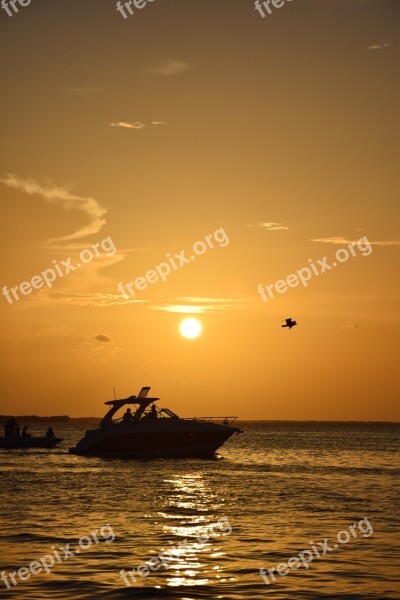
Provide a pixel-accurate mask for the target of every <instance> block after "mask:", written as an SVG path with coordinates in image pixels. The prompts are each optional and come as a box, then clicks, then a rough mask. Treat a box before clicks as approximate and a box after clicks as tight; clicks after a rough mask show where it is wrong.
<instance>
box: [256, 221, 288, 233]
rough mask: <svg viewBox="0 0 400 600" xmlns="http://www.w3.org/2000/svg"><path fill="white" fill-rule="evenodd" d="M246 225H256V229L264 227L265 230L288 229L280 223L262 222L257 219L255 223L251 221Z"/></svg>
mask: <svg viewBox="0 0 400 600" xmlns="http://www.w3.org/2000/svg"><path fill="white" fill-rule="evenodd" d="M247 227H256V228H257V229H266V230H267V231H280V230H282V229H290V228H289V227H286V225H282V223H264V222H262V221H257V222H256V223H251V224H250V225H247Z"/></svg>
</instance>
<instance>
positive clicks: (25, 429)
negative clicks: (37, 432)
mask: <svg viewBox="0 0 400 600" xmlns="http://www.w3.org/2000/svg"><path fill="white" fill-rule="evenodd" d="M22 437H23V438H30V437H32V436H31V434H30V433H29V431H28V425H25V427H24V428H23V430H22Z"/></svg>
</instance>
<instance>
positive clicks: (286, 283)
mask: <svg viewBox="0 0 400 600" xmlns="http://www.w3.org/2000/svg"><path fill="white" fill-rule="evenodd" d="M355 247H357V248H358V249H359V251H360V252H361V254H362V256H369V255H370V254H371V252H372V246H371V244H370V243H369V241H368V239H367V237H366V236H364V237H363V238H361V239H359V240H358V242H354V243H351V244H348V246H347V247H346V248H339V250H337V252H336V254H335V258H336V261H334V262H333V263H332V264H330V265H329V264H328V258H327V257H326V256H324V257H323V259H322V260H317V261H315V262H316V263H317V264H315V263H314V261H313V260H312V258H309V259H308V262H309V263H310V267H311V268H309V267H302V268H301V269H298V270H297V271H296V273H291V274H290V275H288V276H287V277H286V279H278V281H275V283H272V284H270V285H266V286H264V285H263V284H262V283H260V284H259V285H258V287H257V291H258V293H259V294H260V295H261V298H262V299H263V300H264V302H268V300H269V299H270V298H271V299H273V298H275V296H274V292H275V293H276V292H278V294H284V293H285V292H287V291H288V287H289V288H295V287H297V286H298V285H299V283H302V285H303V286H304V287H307V286H308V282H309V281H310V279H311V278H312V277H313V275H314V276H315V277H319V275H322V273H326V272H327V271H330V270H331V269H334V268H335V267H337V266H338V264H340V263H344V262H346V261H347V260H348V259H349V258H350V255H351V256H352V257H353V258H354V257H355V256H357V252H356V249H355ZM266 291H267V292H268V294H269V298H267V295H266V293H265V292H266Z"/></svg>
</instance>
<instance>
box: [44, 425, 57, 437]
mask: <svg viewBox="0 0 400 600" xmlns="http://www.w3.org/2000/svg"><path fill="white" fill-rule="evenodd" d="M45 437H47V438H50V439H51V440H54V438H55V437H56V434H55V433H54V431H53V428H52V427H49V428H48V430H47V431H46V435H45Z"/></svg>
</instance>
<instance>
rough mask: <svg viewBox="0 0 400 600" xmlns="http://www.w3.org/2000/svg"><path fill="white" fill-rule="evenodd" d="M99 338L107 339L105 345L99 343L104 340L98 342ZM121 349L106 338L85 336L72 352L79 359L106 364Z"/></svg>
mask: <svg viewBox="0 0 400 600" xmlns="http://www.w3.org/2000/svg"><path fill="white" fill-rule="evenodd" d="M99 337H104V338H107V342H108V343H107V344H104V343H99V342H102V341H103V342H104V341H105V340H99V339H98V338H99ZM121 350H123V348H119V347H118V346H116V345H115V343H114V342H113V341H112V339H111V338H108V336H86V337H85V338H84V340H83V342H82V343H81V345H80V346H79V347H78V348H76V349H75V350H74V353H75V354H76V355H77V356H79V358H82V359H86V360H92V361H95V362H98V361H101V362H107V361H109V360H111V359H112V358H113V357H114V355H115V354H116V353H117V352H121Z"/></svg>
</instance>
